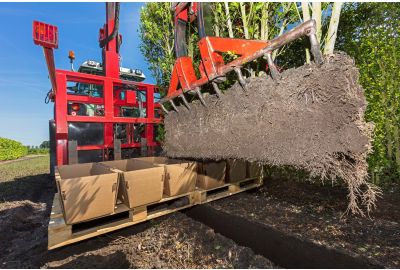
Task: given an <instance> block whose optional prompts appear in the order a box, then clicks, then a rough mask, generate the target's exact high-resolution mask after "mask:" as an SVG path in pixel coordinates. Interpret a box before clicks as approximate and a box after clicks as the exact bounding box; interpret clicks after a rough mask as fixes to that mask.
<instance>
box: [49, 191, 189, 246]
mask: <svg viewBox="0 0 400 270" xmlns="http://www.w3.org/2000/svg"><path fill="white" fill-rule="evenodd" d="M194 204H195V200H194V192H190V193H186V194H181V195H178V196H174V197H165V198H163V199H162V200H161V201H158V202H156V203H153V204H149V205H145V206H140V207H136V208H134V209H131V210H130V209H129V208H128V207H126V206H125V205H123V204H120V205H118V206H117V207H116V209H115V213H114V214H113V215H110V216H107V217H101V218H98V219H95V220H91V221H87V222H82V223H78V224H73V225H69V224H66V223H65V220H64V216H63V213H62V207H61V202H60V197H59V194H58V193H56V194H55V196H54V200H53V206H52V210H51V214H50V221H49V226H48V249H49V250H51V249H55V248H58V247H62V246H65V245H69V244H72V243H75V242H79V241H82V240H85V239H88V238H92V237H95V236H98V235H102V234H105V233H109V232H112V231H115V230H119V229H122V228H125V227H129V226H132V225H135V224H138V223H141V222H144V221H147V220H150V219H154V218H157V217H161V216H164V215H167V214H170V213H173V212H176V211H179V210H182V209H185V208H188V207H191V206H193V205H194Z"/></svg>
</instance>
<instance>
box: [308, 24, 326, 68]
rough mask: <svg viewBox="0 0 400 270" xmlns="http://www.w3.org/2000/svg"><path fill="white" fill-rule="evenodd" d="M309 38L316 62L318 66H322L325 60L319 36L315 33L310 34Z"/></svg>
mask: <svg viewBox="0 0 400 270" xmlns="http://www.w3.org/2000/svg"><path fill="white" fill-rule="evenodd" d="M309 38H310V43H311V53H312V55H313V56H314V62H315V63H316V64H317V65H321V64H322V63H323V62H324V60H323V57H322V53H321V48H320V46H319V42H318V39H317V35H316V34H315V33H312V32H310V34H309Z"/></svg>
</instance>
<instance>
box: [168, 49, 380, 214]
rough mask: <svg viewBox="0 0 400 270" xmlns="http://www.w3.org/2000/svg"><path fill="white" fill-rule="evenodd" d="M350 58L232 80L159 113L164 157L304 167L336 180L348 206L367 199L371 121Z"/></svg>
mask: <svg viewBox="0 0 400 270" xmlns="http://www.w3.org/2000/svg"><path fill="white" fill-rule="evenodd" d="M358 78H359V72H358V69H357V68H356V67H355V65H354V61H353V60H352V59H351V58H350V57H349V56H347V55H345V54H342V53H338V54H335V55H332V56H329V57H327V58H326V59H325V63H324V64H323V65H322V66H321V67H318V66H316V65H315V64H311V65H304V66H301V67H299V68H296V69H289V70H286V71H284V72H283V73H282V79H281V80H280V81H279V82H278V83H275V82H274V81H273V80H272V79H271V78H269V77H266V76H264V77H256V78H250V79H247V87H246V88H247V90H246V91H244V90H243V88H242V87H241V86H240V85H239V84H238V83H237V84H235V85H234V86H233V87H232V88H231V89H229V90H228V91H226V92H225V94H224V95H223V97H222V98H220V99H218V98H217V97H215V96H214V95H212V96H211V95H209V96H206V97H205V101H206V103H207V107H204V106H202V104H201V103H200V102H194V103H193V104H192V105H191V110H190V111H188V110H186V109H184V108H183V106H181V108H180V110H179V113H176V112H171V113H169V114H168V115H167V116H166V117H165V129H166V136H165V137H166V140H165V145H164V151H165V152H166V154H167V155H168V156H171V157H179V158H198V159H217V160H219V159H226V158H233V159H243V160H248V161H253V162H259V163H262V164H269V165H275V166H292V167H295V168H298V169H303V170H306V171H308V172H309V173H310V176H311V177H319V178H321V179H331V180H333V181H335V180H336V179H343V180H344V181H345V182H346V183H347V185H348V189H349V200H350V203H349V210H351V211H352V212H354V213H363V211H362V209H361V208H360V205H363V204H364V205H365V206H366V209H367V210H371V208H372V207H373V206H374V203H375V200H376V195H377V193H379V191H378V190H377V188H375V187H374V186H372V185H371V184H369V183H368V182H367V181H366V178H367V162H366V156H367V154H368V153H369V152H370V150H371V140H372V139H371V132H372V130H373V125H372V124H371V123H366V122H365V121H364V112H365V108H366V105H367V102H366V99H365V97H364V91H363V89H362V88H361V86H360V85H359V82H358Z"/></svg>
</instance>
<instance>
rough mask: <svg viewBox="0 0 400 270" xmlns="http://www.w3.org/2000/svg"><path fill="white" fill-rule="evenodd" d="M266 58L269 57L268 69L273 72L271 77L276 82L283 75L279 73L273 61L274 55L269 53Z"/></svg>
mask: <svg viewBox="0 0 400 270" xmlns="http://www.w3.org/2000/svg"><path fill="white" fill-rule="evenodd" d="M265 56H266V57H267V62H268V68H269V70H270V72H271V77H272V79H273V80H274V81H276V80H278V79H279V78H280V77H281V75H280V74H279V71H278V69H277V68H276V66H275V64H274V61H273V60H272V53H271V52H268V53H266V54H265Z"/></svg>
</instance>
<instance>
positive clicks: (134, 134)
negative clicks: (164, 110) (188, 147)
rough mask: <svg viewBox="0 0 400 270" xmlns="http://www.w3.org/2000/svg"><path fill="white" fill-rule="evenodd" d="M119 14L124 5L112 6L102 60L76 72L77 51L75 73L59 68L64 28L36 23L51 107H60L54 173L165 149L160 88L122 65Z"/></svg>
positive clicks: (53, 127) (53, 131)
mask: <svg viewBox="0 0 400 270" xmlns="http://www.w3.org/2000/svg"><path fill="white" fill-rule="evenodd" d="M119 10H120V4H119V3H106V23H105V25H104V26H103V28H101V29H100V32H99V45H100V48H101V51H102V62H101V63H99V62H96V61H92V60H90V61H86V62H84V63H83V64H82V65H81V66H80V67H79V69H78V71H74V70H73V61H74V59H75V55H74V52H72V51H70V53H69V59H70V61H71V69H72V70H61V69H56V68H55V63H54V54H53V50H54V49H57V48H58V40H59V35H58V28H57V27H56V26H53V25H50V24H46V23H42V22H38V21H34V22H33V40H34V43H35V44H37V45H40V46H42V47H43V51H44V55H45V59H46V64H47V68H48V72H49V78H50V82H51V90H50V91H49V92H48V94H47V97H46V103H48V102H49V101H51V102H53V103H54V119H52V120H50V145H51V165H50V168H51V170H52V172H53V168H54V166H55V165H64V164H74V163H83V162H94V161H104V160H113V159H121V158H129V157H134V156H138V155H141V154H142V155H147V154H150V155H151V154H152V153H154V151H156V148H157V146H159V143H157V142H156V141H155V134H154V133H155V125H157V124H158V123H160V122H161V118H160V113H159V108H160V106H159V104H158V103H157V102H155V101H157V99H155V97H157V96H158V95H159V94H158V93H157V88H156V86H155V85H153V84H148V83H143V82H142V81H143V80H144V79H145V76H144V74H143V73H142V71H141V70H138V69H130V68H124V67H120V46H121V44H122V36H121V34H119V31H118V29H119ZM144 150H146V151H144ZM145 152H146V153H145Z"/></svg>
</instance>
